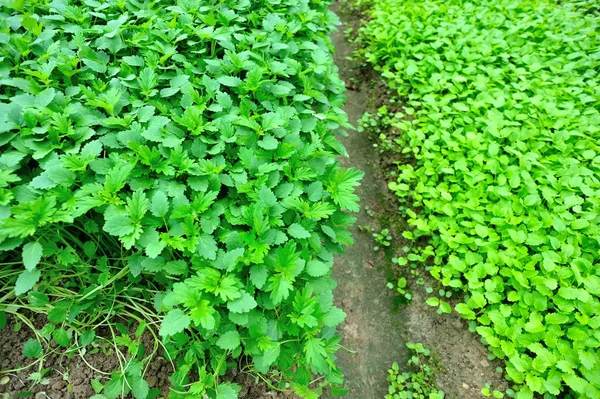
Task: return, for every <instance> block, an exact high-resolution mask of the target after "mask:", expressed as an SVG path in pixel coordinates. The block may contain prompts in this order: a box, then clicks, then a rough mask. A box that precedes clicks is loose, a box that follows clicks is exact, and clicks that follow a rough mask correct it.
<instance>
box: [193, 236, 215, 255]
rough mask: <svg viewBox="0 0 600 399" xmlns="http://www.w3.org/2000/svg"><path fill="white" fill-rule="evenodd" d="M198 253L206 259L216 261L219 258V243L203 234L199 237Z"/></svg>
mask: <svg viewBox="0 0 600 399" xmlns="http://www.w3.org/2000/svg"><path fill="white" fill-rule="evenodd" d="M196 251H197V252H198V255H200V256H201V257H203V258H205V259H209V260H215V259H216V258H217V242H216V241H215V239H214V238H213V237H212V236H210V235H208V234H202V235H200V236H199V237H198V243H197V245H196Z"/></svg>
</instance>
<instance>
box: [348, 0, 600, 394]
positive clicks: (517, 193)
mask: <svg viewBox="0 0 600 399" xmlns="http://www.w3.org/2000/svg"><path fill="white" fill-rule="evenodd" d="M370 3H371V6H372V8H371V10H370V11H369V19H368V22H367V23H366V24H365V26H364V27H363V28H362V29H361V30H360V33H359V40H358V43H359V44H360V45H361V46H362V49H361V50H360V51H359V55H360V56H362V57H363V59H364V60H366V61H367V62H369V63H371V64H372V65H374V67H375V68H376V69H377V70H379V71H380V72H381V73H382V75H383V76H384V77H385V79H386V81H387V84H388V85H389V87H390V88H392V89H393V90H395V92H396V93H397V97H398V98H401V99H402V100H403V101H404V102H405V107H404V109H405V111H406V112H407V113H408V114H409V115H410V114H412V115H411V117H407V118H404V119H402V118H397V117H396V116H395V115H394V117H387V116H385V115H383V116H381V117H380V118H379V119H380V120H382V121H384V122H385V123H386V124H388V125H389V126H391V127H392V128H393V129H394V130H395V131H396V132H398V137H397V138H395V143H394V145H392V144H388V145H387V148H396V150H397V151H401V152H402V153H403V154H404V155H405V156H410V157H412V158H414V162H406V163H401V164H400V165H399V168H398V171H397V172H398V177H397V180H396V181H394V182H393V183H391V184H390V188H391V189H392V190H394V191H395V192H396V193H397V195H398V197H399V198H400V199H401V201H402V202H403V203H402V206H404V209H405V210H406V213H407V215H408V217H409V223H410V224H411V225H412V226H413V227H414V230H413V231H410V232H406V234H405V235H404V236H405V237H406V238H408V239H413V240H418V239H419V238H421V237H430V238H431V241H430V242H431V246H432V247H433V251H431V255H432V256H431V258H430V261H432V264H433V266H432V268H431V273H432V275H433V276H434V277H435V278H437V279H438V280H439V281H440V282H441V283H442V284H443V285H444V286H446V287H449V288H451V289H455V290H459V291H463V292H464V293H465V299H464V302H463V303H460V304H458V305H457V306H456V307H455V310H456V311H457V312H458V313H459V314H461V315H462V316H463V317H465V318H466V319H469V320H473V321H476V322H477V325H478V326H477V332H478V333H479V334H480V335H481V337H482V339H483V341H484V342H485V343H486V344H487V345H488V346H489V349H490V351H491V352H492V353H493V355H494V356H496V357H499V358H501V359H504V360H505V362H506V375H507V377H508V379H509V380H511V381H513V382H514V383H515V391H517V397H518V398H520V399H530V398H533V397H534V396H537V395H547V396H549V397H553V396H557V395H571V396H573V397H580V398H598V397H600V380H599V379H598V376H600V340H599V333H600V274H599V272H598V271H599V270H600V268H599V267H598V259H599V257H600V242H599V241H598V240H597V237H598V233H599V227H598V220H600V219H599V218H600V205H599V203H598V201H597V196H598V195H597V193H598V190H599V189H600V183H599V182H600V167H599V165H600V157H599V154H600V153H599V148H598V145H597V142H598V139H599V138H600V103H599V102H598V98H599V93H600V91H599V90H600V89H599V88H600V75H599V73H600V57H598V51H597V49H598V47H599V45H600V36H599V35H597V34H596V32H598V29H599V28H600V23H599V19H598V18H599V17H598V14H597V13H595V12H593V10H592V7H586V5H590V4H592V3H593V2H587V1H561V2H556V1H550V0H543V1H536V2H522V1H515V0H490V1H474V0H470V1H458V0H457V1H453V0H451V1H439V0H426V1H398V0H376V1H371V2H370ZM594 4H595V3H594ZM367 122H368V121H367V120H366V121H365V123H367ZM368 123H372V122H368ZM365 126H366V125H365ZM411 208H412V209H411ZM444 296H445V295H444ZM430 304H431V305H433V306H437V307H438V309H440V311H442V312H446V311H448V310H449V305H448V304H447V302H445V301H443V299H442V298H441V297H440V298H433V299H432V300H431V302H430Z"/></svg>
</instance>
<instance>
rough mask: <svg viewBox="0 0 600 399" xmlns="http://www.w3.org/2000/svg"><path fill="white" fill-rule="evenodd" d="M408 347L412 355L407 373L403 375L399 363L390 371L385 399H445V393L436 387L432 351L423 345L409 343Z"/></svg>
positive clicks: (407, 365) (407, 366)
mask: <svg viewBox="0 0 600 399" xmlns="http://www.w3.org/2000/svg"><path fill="white" fill-rule="evenodd" d="M406 347H407V348H408V349H409V352H410V355H411V356H410V359H408V362H407V364H406V371H404V372H402V373H401V371H400V366H398V363H394V364H393V365H392V368H391V369H389V370H388V381H389V382H390V386H389V388H388V394H387V395H385V399H443V398H444V397H445V396H444V391H442V390H440V389H438V388H437V387H436V385H435V372H434V368H433V366H432V364H431V352H430V350H429V349H427V348H425V347H424V346H423V344H421V343H412V342H409V343H407V344H406Z"/></svg>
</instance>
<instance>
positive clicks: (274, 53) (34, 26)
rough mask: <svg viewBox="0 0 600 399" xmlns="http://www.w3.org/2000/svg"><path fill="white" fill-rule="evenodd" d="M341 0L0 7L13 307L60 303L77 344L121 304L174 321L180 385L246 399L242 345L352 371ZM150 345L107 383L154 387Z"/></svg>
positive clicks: (313, 391)
mask: <svg viewBox="0 0 600 399" xmlns="http://www.w3.org/2000/svg"><path fill="white" fill-rule="evenodd" d="M327 6H328V2H327V1H321V0H316V1H314V0H312V1H308V0H300V1H297V0H293V1H292V0H276V1H253V2H250V1H248V0H245V1H244V0H242V1H239V0H219V1H217V0H207V1H203V2H200V3H198V2H194V1H189V0H177V1H175V0H168V1H161V2H150V3H148V2H142V3H140V2H137V1H116V0H115V1H113V0H110V1H104V2H97V1H93V0H86V1H83V2H77V3H69V2H67V1H64V0H54V1H51V2H39V1H31V2H18V1H17V2H6V1H4V2H1V3H0V41H1V42H2V43H3V45H2V46H0V81H1V82H2V92H1V93H0V111H1V112H0V154H1V155H0V279H1V280H2V287H3V297H2V305H1V306H2V308H1V309H0V313H2V312H1V310H2V309H3V310H4V311H8V312H15V309H19V308H24V307H29V308H30V309H32V310H36V311H40V312H42V313H45V314H47V315H48V320H49V324H48V326H47V327H44V328H43V330H42V338H43V339H45V340H47V341H50V340H54V341H56V343H57V344H58V345H60V346H61V347H64V348H65V350H69V351H81V350H82V349H83V347H85V345H84V344H83V343H82V342H81V339H83V335H84V334H85V333H86V331H87V330H88V329H89V328H90V327H94V326H97V325H98V323H102V322H103V321H106V317H108V318H110V317H115V315H116V316H120V317H125V318H127V319H130V320H133V321H136V322H142V321H146V322H148V325H150V326H154V325H157V324H158V325H159V327H158V328H157V330H158V331H157V332H156V334H157V339H160V343H161V346H162V347H163V348H164V350H163V352H164V355H165V356H166V357H167V358H168V359H172V361H173V364H174V365H175V369H176V371H175V372H174V374H173V376H172V377H171V382H172V387H171V389H170V394H169V397H170V398H188V397H194V398H197V397H203V396H204V395H208V396H209V397H211V398H218V399H231V398H235V397H236V396H237V392H239V390H240V387H239V386H237V385H235V384H233V383H230V382H226V381H223V377H224V376H225V374H226V372H227V370H228V369H229V368H231V367H234V366H235V364H236V362H231V361H229V360H230V359H232V358H233V359H237V360H240V359H241V358H242V357H243V358H244V360H243V361H244V362H247V363H249V364H250V365H251V368H252V370H253V371H254V372H256V373H268V372H271V373H272V374H271V375H272V376H274V378H275V379H277V380H279V383H278V387H279V388H281V389H292V390H295V391H296V392H297V393H298V394H299V395H301V396H303V397H307V398H313V397H316V396H318V395H319V394H320V392H321V389H322V386H325V385H328V384H332V385H333V386H334V387H335V386H341V384H342V382H343V377H342V373H341V372H340V370H339V368H338V367H337V366H336V365H335V362H334V354H335V352H336V351H337V350H338V348H339V345H338V341H339V337H338V336H337V335H336V334H335V327H336V325H337V324H338V323H340V322H341V321H342V320H343V318H344V316H345V315H344V312H343V311H342V310H340V309H338V308H336V307H335V306H333V299H332V289H333V288H334V287H335V282H334V281H333V280H332V279H331V277H330V275H331V267H332V264H333V257H334V255H335V254H336V253H339V252H341V251H342V250H343V246H345V245H350V244H352V238H351V237H350V234H349V232H348V230H347V228H348V226H350V225H351V224H352V223H353V222H354V217H352V216H351V215H350V214H349V213H348V212H356V211H358V198H357V196H356V195H355V194H354V187H355V186H356V185H358V184H359V180H360V179H361V177H362V173H361V172H360V171H356V170H354V169H342V168H341V167H340V166H339V165H338V163H337V161H336V160H335V157H336V156H337V155H345V154H346V153H345V150H344V148H343V146H342V145H341V144H340V143H338V142H337V141H336V140H335V135H336V132H339V131H340V128H342V127H348V126H349V124H348V122H347V118H346V115H345V113H344V112H343V111H342V109H341V108H340V107H341V106H342V105H343V101H344V94H343V93H344V89H345V88H344V85H343V83H342V81H341V80H340V79H339V78H338V75H337V69H336V67H335V66H334V64H333V61H332V58H331V55H330V43H329V39H328V34H329V32H330V30H331V28H332V26H333V25H334V24H335V23H336V21H337V19H336V17H335V16H334V15H333V14H332V13H331V12H330V11H329V10H328V8H327ZM13 287H14V288H13ZM10 302H17V303H19V307H16V308H15V307H6V308H4V305H5V304H8V303H10ZM27 302H29V303H27ZM111 303H112V304H113V305H115V306H116V307H113V306H112V305H111ZM98 315H100V316H98ZM105 316H106V317H105ZM96 317H99V319H98V318H96ZM157 318H158V320H157ZM87 338H90V337H89V336H87ZM91 338H92V340H94V339H95V338H94V337H91ZM123 340H125V338H123ZM30 346H31V348H28V353H32V354H33V353H34V352H33V349H36V348H33V344H30ZM128 346H129V344H128ZM30 350H31V352H30ZM35 353H37V352H35ZM132 356H133V357H132V359H134V360H132V361H131V362H128V364H129V366H128V367H127V368H126V369H124V370H119V371H117V372H116V373H115V374H114V375H113V376H112V379H111V381H113V382H112V383H110V384H107V385H108V386H109V387H110V389H107V387H106V385H105V386H104V388H103V395H104V396H105V397H107V398H116V397H118V396H119V395H124V394H126V393H127V392H128V391H132V393H133V395H134V396H135V397H136V398H137V399H140V398H145V397H146V396H147V392H146V391H147V389H145V388H146V387H147V386H146V385H144V383H143V378H142V377H143V375H142V374H143V367H142V363H143V362H142V360H137V358H136V357H135V356H137V355H135V356H134V355H132ZM315 374H316V375H320V376H323V377H324V378H323V377H320V378H318V379H317V381H318V383H315V384H311V382H312V381H313V375H315ZM191 376H195V377H194V379H190V378H191ZM309 385H310V388H309ZM119 387H120V389H117V388H119ZM125 387H127V388H125ZM290 387H291V388H290ZM112 388H114V389H112ZM126 391H127V392H126ZM334 392H335V389H334Z"/></svg>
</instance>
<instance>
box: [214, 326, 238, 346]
mask: <svg viewBox="0 0 600 399" xmlns="http://www.w3.org/2000/svg"><path fill="white" fill-rule="evenodd" d="M240 342H241V341H240V334H239V333H238V332H237V331H236V330H232V331H228V332H226V333H224V334H221V336H220V337H219V339H218V340H217V346H218V347H219V348H221V349H224V350H234V349H235V348H237V347H238V346H240Z"/></svg>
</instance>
